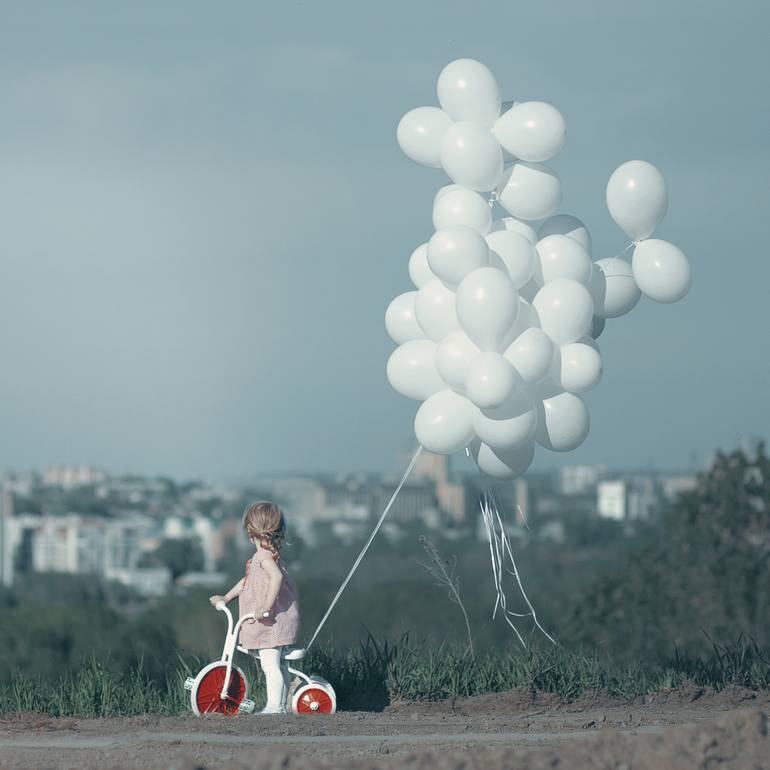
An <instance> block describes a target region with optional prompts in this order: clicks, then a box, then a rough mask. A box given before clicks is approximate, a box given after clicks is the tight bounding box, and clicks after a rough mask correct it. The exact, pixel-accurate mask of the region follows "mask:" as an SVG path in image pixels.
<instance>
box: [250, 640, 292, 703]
mask: <svg viewBox="0 0 770 770" xmlns="http://www.w3.org/2000/svg"><path fill="white" fill-rule="evenodd" d="M249 652H250V653H251V654H252V655H253V656H254V657H255V658H259V664H260V666H262V671H263V673H264V674H265V684H266V685H267V703H266V704H265V708H264V712H263V713H266V714H281V713H283V712H285V711H286V698H287V696H288V694H289V664H288V663H287V662H286V661H285V660H284V659H283V658H282V657H281V653H282V652H283V647H265V648H264V649H261V650H249Z"/></svg>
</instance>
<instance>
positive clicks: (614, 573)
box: [572, 445, 770, 655]
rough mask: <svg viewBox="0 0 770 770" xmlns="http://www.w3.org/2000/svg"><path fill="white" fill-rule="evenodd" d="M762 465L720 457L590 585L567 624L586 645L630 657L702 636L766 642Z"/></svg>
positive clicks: (765, 475) (769, 556)
mask: <svg viewBox="0 0 770 770" xmlns="http://www.w3.org/2000/svg"><path fill="white" fill-rule="evenodd" d="M768 617H770V460H769V459H768V457H767V455H766V454H765V447H764V445H762V446H760V447H759V450H758V452H757V454H756V457H749V456H747V455H746V454H745V453H744V452H742V451H736V452H732V453H731V454H722V453H720V454H718V455H717V457H716V459H715V460H714V463H713V464H712V466H711V468H710V469H709V470H708V472H707V473H705V474H703V475H702V476H701V477H700V478H699V481H698V485H697V487H696V488H695V489H694V490H693V491H691V492H687V493H684V494H682V495H680V496H679V498H678V499H677V501H676V502H675V503H674V505H673V506H672V507H671V508H670V509H669V510H668V511H666V512H664V513H663V514H662V516H661V519H660V522H659V524H658V526H657V527H655V528H654V529H653V530H652V531H651V532H649V533H648V534H647V535H645V536H644V537H641V538H639V539H638V541H637V543H636V545H635V547H634V548H633V550H631V552H630V553H629V554H628V558H626V559H624V560H622V561H621V562H620V563H619V564H616V565H615V566H614V567H612V568H611V569H610V570H609V571H608V572H607V573H605V574H604V575H603V576H602V577H601V578H600V579H599V580H598V581H597V582H596V584H595V586H594V588H593V590H592V591H591V592H590V594H589V595H588V596H586V598H585V599H584V601H583V602H582V603H581V604H580V606H579V607H578V609H577V611H576V613H575V616H574V617H573V619H572V621H573V625H574V626H575V631H576V634H577V635H578V636H580V637H582V638H583V639H584V640H585V641H587V642H594V643H598V644H600V645H603V646H606V647H609V648H613V649H619V650H624V651H626V652H627V653H628V654H631V655H661V654H665V653H667V652H668V653H670V652H671V651H672V648H673V646H676V647H678V648H680V649H683V650H687V651H697V650H699V648H701V647H702V646H703V645H705V644H709V641H708V637H707V636H706V635H707V634H708V636H709V637H711V638H713V639H716V640H717V641H729V640H733V639H735V638H737V637H738V636H739V635H741V634H742V635H744V636H749V637H751V638H754V639H756V640H757V641H758V642H759V643H764V644H766V643H768V642H770V628H769V627H768V623H767V619H768Z"/></svg>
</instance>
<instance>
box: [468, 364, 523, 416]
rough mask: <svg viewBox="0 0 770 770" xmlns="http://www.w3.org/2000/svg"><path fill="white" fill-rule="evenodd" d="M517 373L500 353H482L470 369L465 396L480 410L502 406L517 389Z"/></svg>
mask: <svg viewBox="0 0 770 770" xmlns="http://www.w3.org/2000/svg"><path fill="white" fill-rule="evenodd" d="M516 382H517V380H516V372H515V371H514V369H513V366H511V363H510V362H509V361H507V360H506V359H505V358H503V356H501V355H500V354H499V353H482V354H481V355H480V356H478V357H477V358H476V359H475V360H474V361H473V363H472V364H471V365H470V368H469V369H468V377H467V379H466V380H465V394H466V395H467V396H468V398H469V399H470V400H471V401H473V403H474V404H475V405H476V406H477V407H479V409H495V408H496V407H498V406H502V405H503V404H504V403H505V402H506V401H507V400H508V399H509V398H510V397H511V395H512V394H513V391H514V389H515V388H516Z"/></svg>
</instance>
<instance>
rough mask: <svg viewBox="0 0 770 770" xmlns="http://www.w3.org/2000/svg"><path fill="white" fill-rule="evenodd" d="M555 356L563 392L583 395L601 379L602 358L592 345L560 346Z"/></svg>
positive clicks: (572, 344) (578, 343)
mask: <svg viewBox="0 0 770 770" xmlns="http://www.w3.org/2000/svg"><path fill="white" fill-rule="evenodd" d="M592 342H593V340H592ZM557 355H558V360H559V363H558V367H559V380H560V382H561V386H562V388H564V390H567V391H569V392H570V393H585V392H586V391H587V390H591V388H594V387H596V385H597V384H598V383H599V380H600V379H601V378H602V356H601V353H599V351H598V350H597V349H596V348H595V347H593V346H592V345H587V344H585V343H583V342H571V343H570V344H569V345H564V346H562V348H561V349H560V350H559V351H558V354H557Z"/></svg>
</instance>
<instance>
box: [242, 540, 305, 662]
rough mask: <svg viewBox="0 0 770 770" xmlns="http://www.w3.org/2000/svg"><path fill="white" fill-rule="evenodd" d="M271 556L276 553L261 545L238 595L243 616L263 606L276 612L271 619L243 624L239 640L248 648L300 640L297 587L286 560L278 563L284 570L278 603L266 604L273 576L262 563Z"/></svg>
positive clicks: (254, 648) (247, 567)
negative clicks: (287, 568) (268, 605)
mask: <svg viewBox="0 0 770 770" xmlns="http://www.w3.org/2000/svg"><path fill="white" fill-rule="evenodd" d="M267 559H270V560H271V561H272V559H273V554H272V553H270V551H268V550H266V549H265V548H262V547H260V548H257V551H256V553H255V554H254V556H252V557H251V559H249V561H247V562H246V577H245V578H244V581H245V582H244V584H243V590H242V591H241V593H240V596H239V597H238V612H239V614H240V615H241V616H243V615H246V614H248V613H249V612H257V611H259V610H260V609H270V610H272V613H273V617H272V618H270V619H267V620H262V621H259V620H256V621H254V622H252V621H249V620H247V621H246V622H245V623H244V624H243V625H242V626H241V633H240V640H239V643H240V644H241V646H242V647H245V648H246V649H248V650H261V649H264V648H266V647H281V646H283V645H284V644H295V643H296V641H297V630H298V628H299V604H298V602H297V587H296V585H295V584H294V581H293V580H292V579H291V578H290V577H289V573H288V572H287V571H286V565H285V564H284V563H283V560H282V559H281V558H279V559H278V561H277V562H276V564H277V565H278V569H280V570H281V572H282V573H283V581H282V582H281V588H280V590H279V591H278V598H277V599H276V600H275V604H274V605H273V606H272V607H265V601H266V599H267V590H268V585H269V583H270V579H269V577H268V574H267V572H266V571H265V570H264V569H263V568H262V562H263V561H266V560H267Z"/></svg>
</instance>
